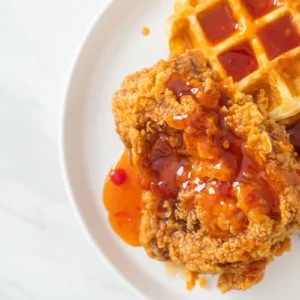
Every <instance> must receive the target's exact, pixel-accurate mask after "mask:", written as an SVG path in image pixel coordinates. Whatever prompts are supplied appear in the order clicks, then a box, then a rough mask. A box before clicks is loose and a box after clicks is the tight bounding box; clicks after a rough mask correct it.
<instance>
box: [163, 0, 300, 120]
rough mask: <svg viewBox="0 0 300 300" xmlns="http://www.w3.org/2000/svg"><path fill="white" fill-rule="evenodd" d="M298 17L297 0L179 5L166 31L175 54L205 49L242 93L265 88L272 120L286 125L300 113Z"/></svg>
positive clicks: (203, 0) (181, 1) (185, 0)
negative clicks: (280, 121) (285, 120)
mask: <svg viewBox="0 0 300 300" xmlns="http://www.w3.org/2000/svg"><path fill="white" fill-rule="evenodd" d="M299 15H300V2H299V1H294V0H287V1H276V0H275V1H269V0H263V1H257V0H234V1H210V0H175V12H174V15H173V16H172V17H171V18H170V20H169V21H168V26H167V32H168V37H169V45H170V51H171V55H173V54H178V53H184V52H185V51H186V49H194V48H195V49H201V50H202V51H203V52H204V56H205V57H206V58H207V59H208V61H209V64H210V66H211V67H212V68H213V69H214V70H216V71H218V73H219V74H220V76H221V77H222V78H226V77H227V76H232V77H233V79H234V80H235V81H236V82H238V86H239V88H240V89H241V90H242V91H243V92H246V93H251V94H253V95H256V94H257V93H258V94H259V93H260V90H261V89H264V90H265V92H266V94H267V96H268V98H269V105H268V111H269V113H270V117H271V118H273V119H274V120H283V119H286V118H289V117H292V116H294V115H296V114H298V113H299V112H300V81H299V80H300V79H299V78H300V47H299V46H300V34H299V32H300V22H299ZM255 98H256V96H255Z"/></svg>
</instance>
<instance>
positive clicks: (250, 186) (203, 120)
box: [144, 77, 280, 237]
mask: <svg viewBox="0 0 300 300" xmlns="http://www.w3.org/2000/svg"><path fill="white" fill-rule="evenodd" d="M167 88H168V89H169V90H172V91H173V93H174V94H175V95H176V96H177V97H178V101H180V95H184V94H190V95H193V94H194V93H192V92H191V90H192V89H193V87H192V86H191V84H190V83H189V82H188V81H187V80H185V79H184V78H182V79H181V80H179V79H178V77H173V78H172V77H171V79H170V80H169V81H168V82H167ZM225 118H226V114H225V113H224V112H223V111H221V109H220V107H219V105H216V104H215V103H211V107H210V108H205V109H204V110H203V111H202V112H195V113H193V114H191V115H190V116H188V117H186V118H182V119H179V118H176V120H173V121H171V123H172V124H171V125H172V127H176V128H177V129H178V131H175V132H174V131H173V130H171V131H168V130H170V129H168V128H166V131H165V132H160V133H157V134H155V135H153V136H152V137H151V138H150V139H149V142H148V151H147V155H146V157H145V158H144V169H145V170H146V172H145V173H144V174H146V176H145V178H147V184H146V185H145V186H146V188H148V189H151V190H152V191H153V193H154V194H155V195H156V196H157V198H158V199H159V204H158V205H159V206H160V207H163V203H164V201H165V200H168V201H169V199H173V203H176V201H177V197H178V192H179V190H180V189H186V188H191V189H194V190H195V191H196V192H197V193H198V194H199V195H200V198H199V199H200V200H199V202H198V205H200V207H201V208H202V210H203V211H204V212H205V213H206V215H204V217H203V219H202V221H203V222H204V223H205V225H206V226H207V227H208V228H209V230H210V234H211V235H212V236H215V237H228V236H231V234H232V232H231V233H230V232H229V231H228V222H229V223H230V225H231V228H233V231H234V234H238V233H240V232H243V231H244V230H245V229H246V227H247V225H248V219H247V217H246V215H248V216H250V215H254V216H257V218H256V217H251V218H252V220H253V221H254V222H259V218H260V216H261V215H262V216H269V217H271V218H278V217H279V216H280V209H279V198H278V195H277V193H276V192H275V190H274V189H273V187H272V186H270V184H269V182H268V178H267V175H266V173H265V170H264V169H263V168H261V167H259V166H258V165H257V164H256V163H255V161H254V160H253V159H252V158H251V156H250V154H249V153H248V152H247V148H246V146H245V141H244V140H243V139H240V138H238V137H236V136H235V134H234V133H233V132H232V131H231V130H230V129H229V128H228V127H227V124H226V122H225ZM185 129H188V130H185ZM179 130H180V131H182V132H179ZM211 130H215V131H214V132H213V133H212V134H210V131H211ZM183 132H184V133H183ZM187 132H188V133H187ZM189 132H190V133H189ZM174 139H175V140H176V141H177V142H176V143H175V147H174V146H172V147H171V145H170V142H169V141H170V140H172V141H173V144H174ZM197 145H198V146H199V145H201V150H202V152H203V153H202V155H203V156H205V157H206V158H205V159H201V160H200V167H199V168H198V169H197V168H193V166H192V164H191V163H190V161H189V160H188V158H187V157H186V156H185V155H183V154H181V153H182V152H183V150H184V149H185V150H188V151H189V152H190V153H193V151H194V152H195V153H197V152H196V151H199V149H198V148H196V146H197ZM186 148H187V149H186ZM197 149H198V150H197ZM196 155H197V154H196ZM207 161H209V162H210V163H212V164H214V166H215V167H214V169H213V170H209V171H207V165H206V162H207ZM224 173H225V174H224ZM237 197H238V198H239V199H242V200H239V207H237ZM191 205H192V206H193V205H195V203H194V202H193V201H192V203H191ZM220 214H225V215H226V218H225V220H224V224H222V220H221V221H220V218H219V216H220Z"/></svg>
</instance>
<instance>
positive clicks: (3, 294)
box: [0, 0, 137, 300]
mask: <svg viewBox="0 0 300 300" xmlns="http://www.w3.org/2000/svg"><path fill="white" fill-rule="evenodd" d="M108 2H109V0H63V1H61V0H51V1H47V0H26V1H24V0H0V37H1V42H0V99H1V100H0V140H1V147H0V238H1V246H0V299H1V300H10V299H13V300H19V299H20V300H29V299H30V300H31V299H38V300H40V299H42V300H48V299H49V300H53V299H58V300H60V299H62V300H66V299H72V300H77V299H78V300H81V299H89V300H93V299H137V297H136V296H135V295H133V294H132V293H131V292H130V291H128V290H127V289H126V287H124V286H123V285H122V283H120V282H119V281H118V280H117V279H116V278H115V277H114V275H113V274H111V273H110V271H109V270H108V269H107V268H106V267H105V266H104V264H103V263H102V262H101V261H100V260H99V258H98V256H97V254H96V253H95V252H94V250H93V249H92V248H91V247H90V245H89V243H87V242H86V239H85V236H84V235H83V233H82V231H81V228H80V226H79V225H78V222H77V220H76V218H75V216H74V214H73V211H72V209H71V207H70V205H69V202H68V199H67V197H66V194H65V190H64V186H63V183H62V179H61V173H60V168H59V161H58V150H57V132H58V120H59V110H60V106H61V102H62V97H63V91H64V88H65V85H66V82H67V79H68V73H69V70H70V68H71V62H72V59H73V58H74V56H75V53H76V51H77V50H78V47H79V44H80V42H81V40H82V39H83V38H84V36H85V34H86V32H87V30H88V29H89V27H90V26H91V25H92V23H93V21H94V20H95V19H96V17H97V16H98V15H99V14H100V12H101V11H102V10H103V8H104V6H105V5H106V4H107V3H108Z"/></svg>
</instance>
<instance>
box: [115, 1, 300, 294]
mask: <svg viewBox="0 0 300 300" xmlns="http://www.w3.org/2000/svg"><path fill="white" fill-rule="evenodd" d="M191 3H192V2H191ZM193 3H196V1H193ZM190 5H191V6H192V4H190ZM180 52H183V50H182V51H180ZM209 65H211V61H207V60H206V58H205V57H204V56H203V54H202V52H201V51H198V50H187V51H186V52H184V53H182V54H174V55H173V56H172V58H170V60H169V61H163V60H161V61H159V62H158V63H157V64H156V65H154V67H153V68H149V69H143V70H142V71H140V72H137V73H135V74H132V75H129V76H128V77H126V78H125V80H124V82H123V84H122V87H121V88H120V89H119V90H118V91H117V92H116V93H115V95H114V97H113V101H112V105H113V113H114V117H115V124H116V130H117V132H118V134H119V135H120V137H121V139H122V141H123V143H124V145H125V147H126V149H127V151H128V152H129V158H130V162H131V163H132V165H133V166H134V168H135V171H136V174H137V175H138V177H139V179H140V186H141V187H142V189H143V193H142V201H143V208H142V212H141V223H140V228H139V242H140V243H141V245H142V246H143V247H144V248H145V250H146V252H147V254H148V255H149V256H150V257H151V258H154V259H157V260H160V261H168V262H174V263H176V264H181V265H183V266H184V267H185V269H186V271H187V288H188V289H191V288H192V287H193V285H194V284H195V278H197V276H198V274H220V277H219V280H218V287H219V289H220V290H221V291H222V292H227V291H229V290H231V289H241V290H246V289H249V288H251V287H252V286H253V285H254V284H256V283H258V282H259V281H261V280H262V278H263V276H264V272H265V268H266V266H267V265H268V264H269V263H270V262H271V261H272V260H274V258H275V257H276V256H280V255H281V254H283V253H284V252H285V251H289V250H290V235H291V234H292V233H293V232H294V231H295V230H297V229H299V196H300V188H299V176H298V172H299V170H300V168H299V164H298V162H297V154H296V153H295V151H294V147H293V145H292V144H291V143H290V140H289V136H288V134H287V133H286V131H285V127H284V126H283V125H280V124H277V123H275V121H274V120H272V119H270V118H268V114H267V110H266V109H267V101H268V97H267V95H266V94H265V92H264V91H263V90H261V91H260V92H258V93H257V94H256V95H255V96H250V95H246V94H244V93H242V92H240V91H239V90H238V88H237V86H236V85H235V84H234V83H233V81H232V79H231V78H224V76H222V77H223V79H222V78H221V77H220V76H219V74H218V73H217V72H215V71H213V70H212V69H211V68H210V67H209ZM121 181H122V180H121ZM118 182H119V181H118ZM127 198H128V197H127ZM126 201H127V200H126V199H125V202H126ZM129 201H130V198H129ZM127 221H128V218H127ZM137 224H138V223H137Z"/></svg>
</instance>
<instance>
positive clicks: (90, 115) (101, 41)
mask: <svg viewBox="0 0 300 300" xmlns="http://www.w3.org/2000/svg"><path fill="white" fill-rule="evenodd" d="M172 2H173V0H152V1H149V0H126V1H125V0H116V1H113V2H112V3H111V4H110V5H109V7H108V8H107V9H106V11H105V13H104V14H102V16H101V17H100V18H99V19H98V21H97V22H96V24H95V25H94V27H93V29H92V30H91V32H90V34H89V35H88V37H87V38H86V40H85V43H84V45H83V47H82V50H81V52H80V54H79V55H78V58H77V62H76V64H75V67H74V70H73V73H72V76H71V79H70V83H69V86H68V92H67V96H66V100H65V101H66V102H65V107H64V113H63V120H62V127H61V141H60V143H61V149H60V150H61V159H62V165H63V173H64V178H65V181H66V185H67V190H68V194H69V197H70V199H71V201H72V203H73V204H74V207H75V209H76V211H77V213H78V216H79V218H80V219H81V221H82V222H83V223H84V225H85V228H86V230H87V232H88V234H89V237H90V240H92V241H93V244H94V245H95V246H96V248H97V251H98V252H99V253H100V254H101V256H102V258H103V259H104V260H105V261H106V262H108V264H109V265H110V266H111V267H112V269H113V270H115V271H116V273H118V274H119V275H120V276H121V278H123V279H124V281H125V282H126V283H127V285H128V286H130V287H131V288H132V289H133V290H135V291H136V292H137V293H138V294H139V295H140V296H141V297H145V298H147V299H158V300H159V299H172V300H177V299H205V300H212V299H222V300H225V299H231V300H248V299H264V300H266V299H270V300H274V299H296V297H297V296H298V292H299V287H298V279H297V278H298V276H299V274H298V270H299V269H300V255H299V252H300V242H299V239H298V238H297V237H296V238H294V240H293V251H292V252H291V253H288V254H286V255H284V256H283V257H281V258H279V259H277V260H276V261H275V262H274V263H273V264H271V265H270V267H269V268H268V269H267V272H266V276H265V279H264V280H263V282H262V283H261V284H259V285H257V286H256V287H254V288H253V289H252V290H250V291H246V292H237V291H235V292H230V293H228V294H226V295H225V296H224V295H222V294H221V293H220V292H219V291H218V290H217V289H216V288H215V287H214V283H213V282H212V280H210V284H209V287H208V289H206V290H203V289H200V288H195V289H194V291H193V292H191V293H189V292H187V291H186V290H185V283H184V280H172V279H170V278H168V277H167V276H166V274H165V271H164V266H163V264H161V263H159V262H156V261H154V260H151V259H150V258H148V257H147V256H146V254H145V253H144V251H143V249H141V248H131V247H129V246H127V245H126V244H125V243H124V242H122V241H121V240H120V239H119V238H118V237H117V236H116V235H115V233H114V232H113V231H112V229H111V228H110V226H109V224H108V221H107V213H106V211H105V208H104V206H103V203H102V188H103V182H104V180H105V176H106V174H107V172H108V171H109V169H110V167H111V165H112V164H113V163H114V161H115V160H116V158H117V157H118V155H119V152H120V150H121V149H122V144H121V143H120V141H119V138H118V136H117V135H116V134H115V131H114V123H113V117H112V114H111V111H110V107H111V104H110V101H111V98H112V95H113V93H114V91H115V90H117V89H118V87H119V86H120V84H121V81H122V78H123V77H124V76H125V75H126V74H128V73H131V72H134V71H137V70H139V69H141V68H143V67H147V66H151V65H152V64H153V63H155V62H156V61H157V60H158V59H160V58H167V56H168V47H167V39H166V37H165V35H164V25H165V21H166V20H167V18H168V17H169V16H170V15H171V13H172V6H173V3H172ZM144 26H147V27H149V28H150V29H151V34H150V36H148V37H144V36H143V35H142V34H141V30H142V28H143V27H144Z"/></svg>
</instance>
